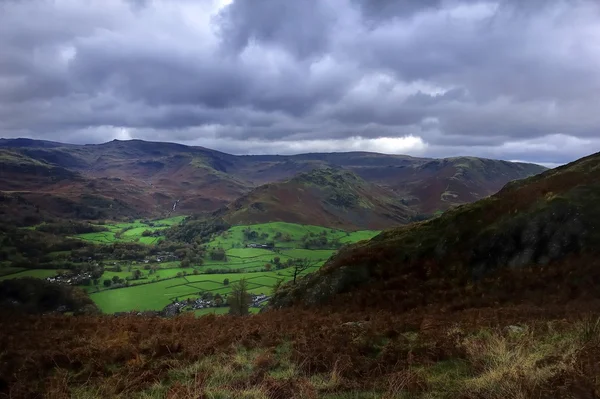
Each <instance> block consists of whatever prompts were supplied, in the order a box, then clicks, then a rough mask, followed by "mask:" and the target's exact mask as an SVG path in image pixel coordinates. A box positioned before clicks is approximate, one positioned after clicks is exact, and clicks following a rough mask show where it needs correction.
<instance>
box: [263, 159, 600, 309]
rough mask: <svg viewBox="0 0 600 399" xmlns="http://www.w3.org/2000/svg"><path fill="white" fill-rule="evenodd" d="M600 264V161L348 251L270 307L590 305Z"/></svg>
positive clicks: (508, 189)
mask: <svg viewBox="0 0 600 399" xmlns="http://www.w3.org/2000/svg"><path fill="white" fill-rule="evenodd" d="M472 162H479V161H472ZM598 259H600V153H599V154H595V155H592V156H589V157H587V158H583V159H581V160H579V161H577V162H573V163H571V164H569V165H566V166H562V167H560V168H557V169H553V170H550V171H547V172H545V173H542V174H540V175H537V176H534V177H530V178H528V179H524V180H519V181H516V182H512V183H509V184H507V185H506V186H505V187H504V188H503V189H502V190H501V191H500V192H499V193H497V194H495V195H493V196H491V197H488V198H485V199H483V200H480V201H478V202H475V203H473V204H468V205H462V206H459V207H456V208H454V209H451V210H448V211H447V212H445V213H444V214H443V215H442V216H440V217H437V218H434V219H432V220H429V221H426V222H421V223H416V224H412V225H410V226H405V227H399V228H396V229H392V230H388V231H385V232H383V233H381V234H380V235H378V236H376V237H375V238H373V239H372V240H370V241H368V242H362V243H359V244H356V245H354V246H351V247H349V248H347V249H345V250H343V251H342V252H340V253H339V254H338V255H336V256H335V257H334V258H332V259H330V260H329V261H328V262H327V263H326V264H325V266H324V267H323V268H321V269H320V270H319V271H318V272H315V273H314V274H313V275H312V276H310V277H308V278H306V279H303V280H302V282H301V283H299V284H297V285H295V286H293V285H288V286H287V287H285V288H284V289H282V290H281V291H280V292H279V293H278V295H276V296H275V297H274V298H272V300H271V303H272V304H273V305H274V306H275V307H279V306H287V305H292V304H303V305H309V306H310V305H317V304H321V305H323V304H330V305H333V306H343V307H344V309H348V308H349V307H359V308H370V307H376V308H390V309H394V310H395V311H402V310H406V309H410V308H415V307H421V306H441V307H446V308H454V309H457V308H458V309H462V308H469V307H474V306H475V307H476V306H495V305H498V303H513V304H518V303H521V302H523V301H525V302H534V303H537V304H543V305H548V304H550V303H564V302H566V301H570V300H575V299H584V300H588V299H589V300H592V299H598V298H600V296H599V295H598V292H600V263H599V261H598Z"/></svg>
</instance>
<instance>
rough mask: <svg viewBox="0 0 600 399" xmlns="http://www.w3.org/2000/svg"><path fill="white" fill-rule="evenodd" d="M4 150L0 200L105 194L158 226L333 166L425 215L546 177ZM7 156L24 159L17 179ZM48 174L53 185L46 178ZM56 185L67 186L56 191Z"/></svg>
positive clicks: (129, 146) (373, 157)
mask: <svg viewBox="0 0 600 399" xmlns="http://www.w3.org/2000/svg"><path fill="white" fill-rule="evenodd" d="M0 149H1V150H0V151H2V154H5V155H4V156H0V168H1V169H0V172H1V173H0V191H5V192H6V191H9V192H10V191H23V192H28V191H34V190H42V191H43V192H44V193H47V194H49V195H62V194H64V193H65V190H67V191H68V195H69V196H70V198H71V199H72V200H73V201H74V202H75V203H78V202H79V200H78V198H80V197H82V196H85V195H100V196H104V197H107V198H111V199H112V198H116V199H117V200H120V201H123V202H124V203H126V204H127V205H128V206H129V207H130V208H132V209H135V210H136V214H141V215H145V216H155V217H159V216H160V217H163V216H166V215H168V214H171V213H173V212H174V213H176V214H177V213H179V214H190V213H195V212H204V211H215V210H217V209H219V208H220V207H222V206H224V205H226V204H228V203H230V202H231V201H234V200H235V199H237V198H239V197H240V196H242V195H244V194H247V193H249V192H250V191H251V190H252V189H254V188H256V187H258V186H260V185H262V184H266V183H273V182H277V181H285V180H287V179H290V178H291V177H293V176H295V175H297V174H298V173H306V172H310V171H311V170H313V169H322V168H329V167H341V168H344V169H347V170H349V171H352V172H354V173H356V174H357V175H359V176H360V177H362V178H363V179H364V180H366V181H368V182H370V183H376V184H378V185H382V186H385V187H386V188H388V189H390V190H392V191H394V192H395V193H396V196H398V197H401V198H402V199H403V203H404V204H406V205H408V206H409V207H411V208H412V209H413V210H414V211H415V212H416V213H419V214H432V213H435V212H437V211H439V210H444V209H447V208H448V207H450V206H452V205H456V204H461V203H466V202H472V201H474V200H476V199H479V198H482V197H485V196H487V195H489V194H492V193H494V192H496V191H497V190H498V189H499V188H500V187H502V186H503V185H504V184H506V183H507V182H509V181H511V180H514V179H519V178H524V177H527V176H529V175H531V174H535V173H538V172H540V171H542V170H543V169H544V168H542V167H541V166H538V165H530V164H515V163H510V162H504V161H494V160H482V159H477V158H456V159H448V160H432V159H426V158H413V157H409V156H404V155H384V154H375V153H368V152H349V153H324V154H300V155H291V156H280V155H256V156H254V155H252V156H235V155H230V154H225V153H222V152H219V151H214V150H210V149H207V148H203V147H189V146H185V145H181V144H174V143H157V142H146V141H141V140H129V141H119V140H113V141H111V142H108V143H104V144H98V145H71V144H68V145H67V144H64V145H63V144H61V143H54V142H48V141H36V140H30V139H13V140H9V139H2V140H0ZM6 154H10V157H11V158H15V157H18V158H21V160H22V162H21V161H20V162H21V165H20V166H19V167H18V168H17V169H18V170H15V169H14V164H15V163H14V162H13V161H11V160H8V161H7V159H8V157H7V156H6ZM24 160H26V161H24ZM23 162H25V163H29V166H26V165H25V163H23ZM49 171H52V176H53V177H52V179H49V178H48V176H46V177H44V173H46V174H48V173H49ZM57 179H61V181H62V183H61V184H62V185H60V186H56V185H55V183H56V180H57ZM82 182H85V183H82ZM90 182H92V183H91V184H92V186H93V187H91V188H90V187H88V185H87V184H88V183H90ZM90 191H91V192H90ZM28 195H30V194H28ZM175 204H176V206H175V210H173V208H174V205H175ZM106 213H107V215H108V217H117V216H120V215H121V214H122V213H121V212H119V213H115V214H114V215H112V216H111V212H110V208H109V210H107V212H106ZM125 214H127V212H125ZM130 216H133V214H132V215H130Z"/></svg>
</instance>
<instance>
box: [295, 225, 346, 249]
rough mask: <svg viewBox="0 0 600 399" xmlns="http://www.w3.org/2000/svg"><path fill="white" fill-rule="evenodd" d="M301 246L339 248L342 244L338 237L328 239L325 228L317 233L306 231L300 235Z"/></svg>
mask: <svg viewBox="0 0 600 399" xmlns="http://www.w3.org/2000/svg"><path fill="white" fill-rule="evenodd" d="M302 246H303V247H304V248H305V249H325V248H339V247H341V246H342V243H340V240H339V239H338V238H333V239H329V238H328V237H327V230H323V231H321V232H320V233H319V234H315V233H312V232H311V233H308V234H305V235H304V236H303V237H302Z"/></svg>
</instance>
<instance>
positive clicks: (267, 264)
mask: <svg viewBox="0 0 600 399" xmlns="http://www.w3.org/2000/svg"><path fill="white" fill-rule="evenodd" d="M271 267H272V266H271V264H270V263H266V264H265V270H266V271H271Z"/></svg>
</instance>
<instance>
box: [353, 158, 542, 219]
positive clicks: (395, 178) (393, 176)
mask: <svg viewBox="0 0 600 399" xmlns="http://www.w3.org/2000/svg"><path fill="white" fill-rule="evenodd" d="M545 170H546V168H545V167H543V166H540V165H535V164H528V163H517V162H507V161H498V160H493V159H484V158H475V157H457V158H445V159H434V160H428V161H426V162H423V163H416V162H413V163H411V164H409V165H402V166H392V167H387V168H362V169H361V170H355V171H356V172H357V173H359V174H360V175H361V176H362V177H363V178H365V179H367V180H369V181H373V182H375V183H378V184H381V185H383V186H386V187H388V188H390V189H391V190H393V191H394V192H396V193H397V194H398V195H400V196H401V197H402V198H404V200H405V201H406V203H407V204H409V205H410V206H412V207H414V208H416V209H418V210H419V211H420V212H423V213H435V212H436V211H442V210H446V209H448V208H450V207H452V206H455V205H460V204H464V203H469V202H474V201H477V200H480V199H482V198H484V197H487V196H489V195H492V194H494V193H496V192H498V190H500V189H501V188H502V187H503V186H504V185H505V184H506V183H508V182H509V181H513V180H518V179H523V178H525V177H528V176H533V175H536V174H538V173H541V172H543V171H545Z"/></svg>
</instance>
